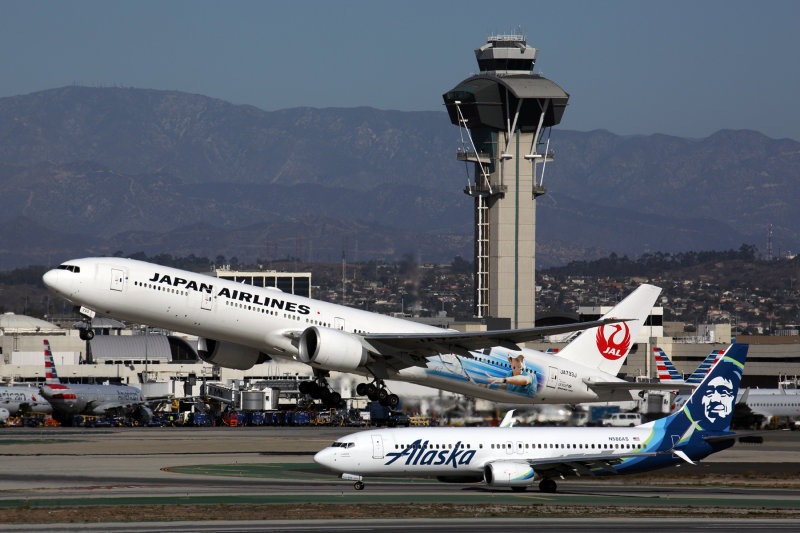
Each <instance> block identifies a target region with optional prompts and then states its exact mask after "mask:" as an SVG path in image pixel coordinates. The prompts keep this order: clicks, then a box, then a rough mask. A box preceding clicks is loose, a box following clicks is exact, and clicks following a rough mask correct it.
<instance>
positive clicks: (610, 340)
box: [596, 322, 631, 361]
mask: <svg viewBox="0 0 800 533" xmlns="http://www.w3.org/2000/svg"><path fill="white" fill-rule="evenodd" d="M609 327H611V328H614V331H612V332H611V334H610V335H608V336H606V331H605V328H606V326H600V327H599V328H597V339H596V340H597V349H598V350H600V354H601V355H602V356H603V357H605V358H606V359H608V360H610V361H615V360H617V359H619V358H620V357H622V356H624V355H625V354H626V353H628V348H630V347H631V332H630V330H629V329H628V324H626V323H625V322H623V323H622V324H612V325H611V326H609ZM623 328H624V329H625V333H624V334H623V333H622V330H623ZM619 337H622V338H621V339H620V338H619Z"/></svg>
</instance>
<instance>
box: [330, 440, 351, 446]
mask: <svg viewBox="0 0 800 533" xmlns="http://www.w3.org/2000/svg"><path fill="white" fill-rule="evenodd" d="M355 445H356V443H355V442H339V441H338V440H337V441H336V442H334V443H333V444H331V448H353V447H355Z"/></svg>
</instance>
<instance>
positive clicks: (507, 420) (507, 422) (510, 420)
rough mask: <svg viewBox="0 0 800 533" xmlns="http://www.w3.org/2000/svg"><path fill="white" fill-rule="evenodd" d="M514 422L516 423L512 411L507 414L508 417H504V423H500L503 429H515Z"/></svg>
mask: <svg viewBox="0 0 800 533" xmlns="http://www.w3.org/2000/svg"><path fill="white" fill-rule="evenodd" d="M514 422H516V420H514V410H513V409H512V410H510V411H509V412H507V413H506V416H504V417H503V421H502V422H500V427H501V428H510V427H514Z"/></svg>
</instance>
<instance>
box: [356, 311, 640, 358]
mask: <svg viewBox="0 0 800 533" xmlns="http://www.w3.org/2000/svg"><path fill="white" fill-rule="evenodd" d="M626 321H628V319H620V318H606V319H603V320H593V321H591V322H577V323H575V324H564V325H559V326H543V327H538V328H525V329H502V330H495V331H478V332H461V331H447V330H442V332H441V333H386V334H381V333H377V334H376V333H367V334H365V335H363V337H362V339H363V340H362V343H363V344H364V345H365V346H366V347H367V349H369V350H370V351H371V352H373V353H377V354H381V355H395V356H403V355H408V354H414V355H415V356H419V357H420V358H424V357H428V356H433V355H439V354H443V353H455V354H458V355H461V356H464V357H472V355H471V354H470V353H469V352H470V351H471V350H482V349H483V348H492V347H493V346H502V347H503V348H507V349H509V350H520V347H519V346H518V345H517V343H519V342H527V341H533V340H538V339H542V338H544V337H546V336H548V335H558V334H560V333H569V332H572V331H582V330H584V329H590V328H594V327H598V326H603V325H605V324H614V323H618V322H626ZM413 364H416V363H412V365H413ZM409 366H411V365H409Z"/></svg>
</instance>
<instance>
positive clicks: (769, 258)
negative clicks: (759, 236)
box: [767, 224, 772, 261]
mask: <svg viewBox="0 0 800 533" xmlns="http://www.w3.org/2000/svg"><path fill="white" fill-rule="evenodd" d="M767 261H772V224H770V225H769V226H767Z"/></svg>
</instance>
